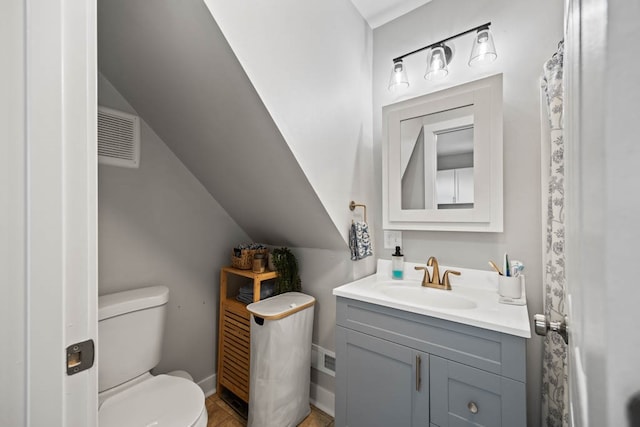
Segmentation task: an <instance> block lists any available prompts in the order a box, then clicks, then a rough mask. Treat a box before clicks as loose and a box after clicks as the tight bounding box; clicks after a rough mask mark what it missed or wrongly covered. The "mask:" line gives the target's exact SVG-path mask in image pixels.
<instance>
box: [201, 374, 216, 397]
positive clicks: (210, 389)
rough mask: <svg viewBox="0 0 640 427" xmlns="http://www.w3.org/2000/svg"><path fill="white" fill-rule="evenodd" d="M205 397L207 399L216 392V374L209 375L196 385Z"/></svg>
mask: <svg viewBox="0 0 640 427" xmlns="http://www.w3.org/2000/svg"><path fill="white" fill-rule="evenodd" d="M197 384H198V385H199V386H200V388H201V389H202V391H203V392H204V395H205V397H209V396H211V395H212V394H214V393H215V392H216V374H213V375H210V376H208V377H206V378H204V379H203V380H200V381H198V383H197Z"/></svg>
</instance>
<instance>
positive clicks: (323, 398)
mask: <svg viewBox="0 0 640 427" xmlns="http://www.w3.org/2000/svg"><path fill="white" fill-rule="evenodd" d="M309 401H310V402H311V404H312V405H313V406H315V407H316V408H318V409H320V410H321V411H322V412H326V413H327V414H329V415H331V416H332V417H335V415H336V409H335V401H336V398H335V395H334V394H333V392H331V391H329V390H327V389H326V388H323V387H320V386H319V385H318V384H315V383H311V387H310V389H309Z"/></svg>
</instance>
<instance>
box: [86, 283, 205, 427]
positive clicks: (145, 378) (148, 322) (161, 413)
mask: <svg viewBox="0 0 640 427" xmlns="http://www.w3.org/2000/svg"><path fill="white" fill-rule="evenodd" d="M168 299H169V289H168V288H167V287H165V286H153V287H148V288H141V289H134V290H131V291H125V292H118V293H114V294H109V295H104V296H101V297H100V298H99V299H98V301H99V307H98V340H99V342H98V343H99V347H98V352H99V359H98V363H99V365H98V383H99V394H98V402H99V407H98V425H99V426H100V427H152V426H170V427H206V425H207V410H206V407H205V403H204V393H203V392H202V390H201V389H200V387H199V386H198V385H197V384H195V383H194V382H193V381H192V379H191V376H190V375H189V374H187V373H186V372H184V371H175V372H172V373H169V374H165V375H152V374H151V373H150V372H149V371H150V370H151V369H152V368H153V367H155V366H156V365H157V364H158V362H159V361H160V349H161V346H162V335H163V330H164V319H165V311H166V305H167V302H168Z"/></svg>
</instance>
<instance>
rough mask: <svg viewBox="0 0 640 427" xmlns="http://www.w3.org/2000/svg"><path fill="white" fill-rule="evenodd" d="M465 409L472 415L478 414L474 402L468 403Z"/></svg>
mask: <svg viewBox="0 0 640 427" xmlns="http://www.w3.org/2000/svg"><path fill="white" fill-rule="evenodd" d="M467 408H469V412H471V413H472V414H477V413H478V405H476V402H469V404H468V405H467Z"/></svg>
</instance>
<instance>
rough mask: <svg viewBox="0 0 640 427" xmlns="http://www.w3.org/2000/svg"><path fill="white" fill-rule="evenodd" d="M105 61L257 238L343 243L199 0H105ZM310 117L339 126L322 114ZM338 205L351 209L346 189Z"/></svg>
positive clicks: (114, 79)
mask: <svg viewBox="0 0 640 427" xmlns="http://www.w3.org/2000/svg"><path fill="white" fill-rule="evenodd" d="M344 1H347V0H344ZM98 65H99V68H100V71H101V72H102V73H103V74H104V75H105V77H107V78H108V79H109V81H111V83H113V85H114V86H115V87H116V88H118V90H119V91H120V92H121V93H122V95H123V96H124V97H125V98H126V99H127V101H129V103H131V105H132V107H133V108H135V109H136V111H138V113H139V114H140V116H141V117H143V118H144V119H145V121H146V122H147V123H148V124H149V125H150V126H151V127H152V128H153V130H154V131H155V132H156V133H157V134H158V136H159V137H160V138H162V140H163V141H164V142H165V143H166V144H167V146H169V148H170V149H171V150H172V151H173V152H174V153H175V154H176V156H177V157H178V158H179V159H180V160H181V161H182V162H183V163H184V164H185V166H186V167H187V168H188V169H189V170H190V171H191V172H192V173H193V174H194V175H195V176H196V178H197V179H198V180H199V181H200V182H201V183H202V184H203V185H204V186H205V188H206V189H207V190H208V191H209V193H210V194H211V195H212V196H213V197H214V198H215V199H216V200H217V201H218V202H219V203H220V204H221V205H222V206H223V207H224V209H225V210H226V211H227V212H228V213H229V214H230V215H231V217H232V218H233V219H234V220H235V221H236V222H237V223H238V224H239V225H240V226H241V227H242V229H243V230H245V231H246V232H247V234H248V235H249V236H251V238H252V239H253V240H256V241H262V242H265V243H271V244H274V245H287V246H292V247H294V246H295V247H315V248H323V249H344V248H345V247H346V241H345V239H344V237H343V235H342V234H341V232H339V231H338V228H337V227H336V225H335V224H334V223H333V221H332V219H331V217H330V216H329V215H328V214H327V209H326V208H325V206H324V205H323V203H324V202H323V201H321V199H320V198H319V197H318V195H319V194H320V193H317V192H316V190H315V188H314V186H315V184H313V185H312V184H311V183H310V181H309V179H307V176H306V175H305V171H303V169H302V168H301V167H300V165H299V164H298V162H297V161H296V158H295V157H294V155H293V154H292V152H291V149H290V148H289V145H288V144H287V142H288V141H286V140H285V138H283V136H282V134H281V133H280V130H279V129H278V126H276V124H275V123H274V121H273V119H272V117H271V115H270V111H269V110H268V109H267V108H265V105H264V104H263V102H262V100H261V99H260V97H259V96H258V94H257V92H256V90H255V89H254V87H253V85H252V83H251V81H250V80H249V79H248V78H247V75H246V74H245V72H244V70H243V68H242V66H241V65H240V63H239V62H238V60H237V59H236V57H235V56H234V54H233V52H232V51H231V49H230V48H229V45H228V43H227V41H226V40H225V37H224V36H223V34H222V33H221V31H220V29H219V28H218V26H217V24H216V22H215V20H214V19H213V17H212V16H211V13H210V12H209V10H208V9H207V7H206V6H205V4H204V3H203V1H202V0H184V1H179V2H148V1H145V0H101V1H99V2H98ZM283 95H285V94H284V93H283ZM286 95H287V96H290V95H291V94H289V93H286ZM292 99H293V98H292ZM307 101H308V102H312V101H313V100H312V99H308V100H307ZM292 102H293V103H294V104H299V102H295V100H293V101H292ZM307 119H308V120H309V121H314V120H315V121H322V122H323V123H324V125H323V127H324V128H326V129H331V128H332V126H334V124H332V123H331V122H329V121H326V120H325V119H324V118H323V117H322V115H321V114H317V115H315V116H310V117H308V118H307ZM297 125H298V126H306V123H297ZM347 143H348V144H355V142H353V141H347V142H345V144H347ZM325 153H326V152H325ZM332 155H333V154H332ZM335 155H336V156H337V157H340V156H341V153H335ZM317 162H318V163H320V164H322V165H323V168H325V169H326V171H327V174H330V173H331V172H330V171H332V170H333V169H337V170H340V171H341V172H340V173H346V172H345V170H344V169H343V168H342V167H341V166H340V167H339V168H337V165H335V164H333V163H332V162H331V160H330V159H326V157H325V158H319V159H317ZM349 173H353V170H352V169H351V170H349ZM350 183H351V180H350V181H349V182H347V183H341V185H346V186H349V185H350ZM341 203H342V204H343V205H344V208H343V209H344V210H346V211H347V212H348V209H346V206H347V205H348V203H349V200H348V197H345V199H344V200H342V201H341ZM345 227H346V224H342V228H345Z"/></svg>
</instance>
